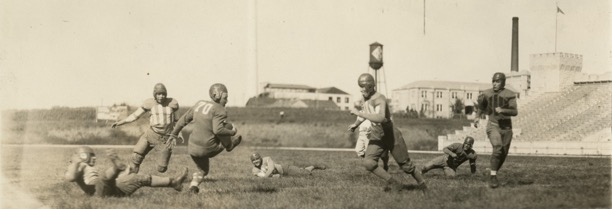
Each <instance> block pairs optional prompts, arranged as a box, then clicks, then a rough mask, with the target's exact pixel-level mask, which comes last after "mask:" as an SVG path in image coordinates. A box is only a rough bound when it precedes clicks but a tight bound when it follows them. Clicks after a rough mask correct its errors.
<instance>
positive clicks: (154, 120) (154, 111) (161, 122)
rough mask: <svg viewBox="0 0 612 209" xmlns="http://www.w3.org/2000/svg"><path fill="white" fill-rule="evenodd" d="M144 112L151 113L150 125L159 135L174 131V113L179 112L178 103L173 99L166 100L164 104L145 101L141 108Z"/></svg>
mask: <svg viewBox="0 0 612 209" xmlns="http://www.w3.org/2000/svg"><path fill="white" fill-rule="evenodd" d="M141 108H142V109H143V110H144V111H149V112H151V117H150V119H149V125H150V126H151V129H153V131H155V132H156V133H159V134H165V133H168V132H169V131H171V130H172V128H173V126H174V119H175V116H174V113H175V112H176V111H177V110H178V108H179V105H178V101H176V99H173V98H166V99H165V100H164V102H163V103H161V104H160V103H157V101H155V99H153V98H149V99H147V100H145V101H144V102H143V104H142V106H141Z"/></svg>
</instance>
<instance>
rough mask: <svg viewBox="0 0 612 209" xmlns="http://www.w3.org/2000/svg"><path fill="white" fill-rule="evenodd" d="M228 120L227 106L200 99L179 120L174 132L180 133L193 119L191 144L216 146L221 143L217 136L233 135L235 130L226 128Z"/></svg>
mask: <svg viewBox="0 0 612 209" xmlns="http://www.w3.org/2000/svg"><path fill="white" fill-rule="evenodd" d="M226 120H227V113H226V111H225V107H223V106H221V105H220V104H217V103H215V102H212V101H204V100H201V101H198V102H197V103H196V104H195V105H194V106H193V107H191V108H190V109H189V110H188V111H187V112H186V113H185V114H184V115H183V116H182V117H181V118H180V119H179V121H178V122H177V124H176V126H177V127H176V128H175V129H174V131H175V132H176V133H173V134H174V135H178V131H180V130H181V129H182V128H183V127H184V126H186V125H187V124H188V123H190V122H192V121H193V124H192V126H193V132H192V133H191V135H190V136H189V144H195V145H198V146H200V147H216V146H218V145H219V139H218V138H217V136H233V135H235V134H236V132H235V131H233V130H230V129H227V128H225V126H224V124H225V123H226Z"/></svg>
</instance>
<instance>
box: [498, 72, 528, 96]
mask: <svg viewBox="0 0 612 209" xmlns="http://www.w3.org/2000/svg"><path fill="white" fill-rule="evenodd" d="M504 74H506V86H507V87H509V88H510V89H513V90H516V91H515V92H516V93H518V97H519V98H520V97H521V95H523V96H528V95H529V93H530V90H531V73H530V72H529V71H519V72H510V73H504Z"/></svg>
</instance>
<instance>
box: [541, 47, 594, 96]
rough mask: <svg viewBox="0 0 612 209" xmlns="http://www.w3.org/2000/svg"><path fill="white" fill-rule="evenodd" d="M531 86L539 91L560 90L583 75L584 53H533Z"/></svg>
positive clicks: (572, 83)
mask: <svg viewBox="0 0 612 209" xmlns="http://www.w3.org/2000/svg"><path fill="white" fill-rule="evenodd" d="M529 64H530V69H531V88H532V90H533V91H534V92H537V93H546V92H559V91H561V90H563V89H564V88H566V87H569V86H572V85H574V81H575V79H576V78H580V77H582V76H581V75H582V73H581V72H582V55H579V54H570V53H563V52H556V53H542V54H532V55H531V57H530V63H529Z"/></svg>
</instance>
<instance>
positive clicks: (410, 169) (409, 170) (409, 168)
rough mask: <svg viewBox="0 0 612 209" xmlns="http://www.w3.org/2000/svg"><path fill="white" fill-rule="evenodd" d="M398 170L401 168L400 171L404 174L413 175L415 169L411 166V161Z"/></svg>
mask: <svg viewBox="0 0 612 209" xmlns="http://www.w3.org/2000/svg"><path fill="white" fill-rule="evenodd" d="M400 168H402V170H403V171H404V172H406V173H414V170H415V169H416V167H415V166H414V164H412V161H409V162H407V163H405V164H403V165H400Z"/></svg>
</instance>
